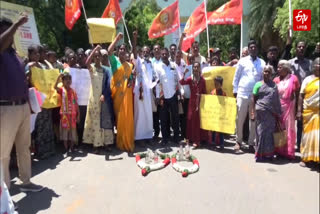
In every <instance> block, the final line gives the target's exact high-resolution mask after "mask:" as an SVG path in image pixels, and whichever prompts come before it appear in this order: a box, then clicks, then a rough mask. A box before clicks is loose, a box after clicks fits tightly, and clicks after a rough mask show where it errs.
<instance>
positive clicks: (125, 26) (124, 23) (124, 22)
mask: <svg viewBox="0 0 320 214" xmlns="http://www.w3.org/2000/svg"><path fill="white" fill-rule="evenodd" d="M122 21H123V25H124V28H125V30H126V33H127V36H128V42H129V45H130V48H131V50H132V44H131V40H130V35H129V31H128V28H127V25H126V21H125V19H124V16H122Z"/></svg>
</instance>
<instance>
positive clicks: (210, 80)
mask: <svg viewBox="0 0 320 214" xmlns="http://www.w3.org/2000/svg"><path fill="white" fill-rule="evenodd" d="M235 72H236V68H235V67H230V66H212V67H206V68H203V70H202V75H203V78H204V79H205V80H206V87H207V93H211V91H212V90H213V89H214V88H215V87H214V78H215V77H216V76H221V77H222V78H223V84H222V90H223V91H224V92H226V94H227V96H228V97H233V86H232V82H233V77H234V74H235Z"/></svg>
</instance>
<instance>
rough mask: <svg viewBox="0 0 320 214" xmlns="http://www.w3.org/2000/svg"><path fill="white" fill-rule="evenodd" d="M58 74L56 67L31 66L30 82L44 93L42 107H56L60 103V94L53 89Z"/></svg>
mask: <svg viewBox="0 0 320 214" xmlns="http://www.w3.org/2000/svg"><path fill="white" fill-rule="evenodd" d="M58 76H59V70H58V69H41V68H37V67H32V68H31V83H32V84H33V86H34V87H35V88H36V89H37V90H38V91H40V92H42V93H44V94H45V95H46V99H45V100H44V102H43V105H42V107H43V108H56V107H59V106H60V105H61V104H60V99H59V97H60V95H59V94H58V93H57V91H56V90H55V89H54V85H55V83H56V81H57V78H58Z"/></svg>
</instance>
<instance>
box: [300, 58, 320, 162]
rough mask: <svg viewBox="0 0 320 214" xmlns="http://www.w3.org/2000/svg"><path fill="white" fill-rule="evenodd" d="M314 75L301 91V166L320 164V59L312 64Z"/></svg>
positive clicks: (307, 79) (306, 80)
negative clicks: (310, 162) (310, 163)
mask: <svg viewBox="0 0 320 214" xmlns="http://www.w3.org/2000/svg"><path fill="white" fill-rule="evenodd" d="M312 70H313V73H314V74H313V75H311V76H308V77H306V78H305V79H304V80H303V82H302V84H301V89H300V97H299V104H298V113H297V119H300V120H301V119H303V133H302V134H303V135H302V141H301V150H300V152H301V162H300V166H302V167H304V166H306V162H309V161H313V162H316V163H320V158H319V152H320V151H319V150H320V148H319V95H320V94H319V83H320V82H319V73H320V58H319V57H318V58H316V59H315V60H314V61H313V63H312Z"/></svg>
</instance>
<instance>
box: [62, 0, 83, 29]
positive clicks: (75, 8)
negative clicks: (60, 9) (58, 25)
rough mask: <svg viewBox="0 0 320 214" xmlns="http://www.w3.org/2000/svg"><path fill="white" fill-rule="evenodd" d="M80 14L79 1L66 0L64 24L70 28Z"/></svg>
mask: <svg viewBox="0 0 320 214" xmlns="http://www.w3.org/2000/svg"><path fill="white" fill-rule="evenodd" d="M80 16H81V3H80V1H79V0H66V2H65V24H66V26H67V28H68V29H69V30H72V28H73V26H74V24H75V23H76V22H77V20H78V19H79V18H80Z"/></svg>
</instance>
